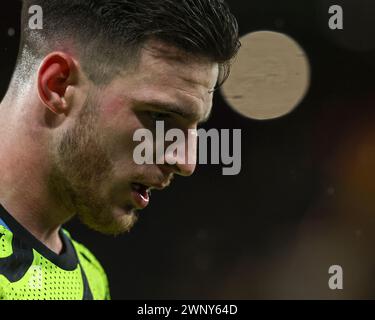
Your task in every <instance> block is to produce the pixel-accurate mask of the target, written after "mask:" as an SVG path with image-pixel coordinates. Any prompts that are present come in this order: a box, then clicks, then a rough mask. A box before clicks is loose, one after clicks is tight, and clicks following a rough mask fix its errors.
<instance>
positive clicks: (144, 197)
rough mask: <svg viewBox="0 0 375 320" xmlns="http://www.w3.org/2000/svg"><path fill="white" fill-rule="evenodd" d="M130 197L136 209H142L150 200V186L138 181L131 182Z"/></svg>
mask: <svg viewBox="0 0 375 320" xmlns="http://www.w3.org/2000/svg"><path fill="white" fill-rule="evenodd" d="M131 188H132V197H133V200H134V202H135V204H136V206H137V208H138V209H144V208H146V207H147V206H148V204H149V202H150V196H151V192H150V188H149V187H147V186H145V185H143V184H140V183H132V184H131Z"/></svg>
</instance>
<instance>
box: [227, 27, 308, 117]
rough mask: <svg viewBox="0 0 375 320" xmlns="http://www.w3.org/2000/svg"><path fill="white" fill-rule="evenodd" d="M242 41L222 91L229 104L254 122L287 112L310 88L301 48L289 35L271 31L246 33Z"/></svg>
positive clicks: (306, 64) (304, 55) (305, 60)
mask: <svg viewBox="0 0 375 320" xmlns="http://www.w3.org/2000/svg"><path fill="white" fill-rule="evenodd" d="M241 42H242V48H241V50H240V52H239V54H238V56H237V58H236V60H235V61H234V63H233V65H232V70H231V75H230V77H229V79H228V80H227V81H226V83H225V84H224V85H223V88H222V92H223V95H224V97H225V99H226V100H227V102H228V103H229V105H230V106H231V107H232V108H233V109H234V110H236V111H237V112H239V113H240V114H242V115H243V116H245V117H248V118H252V119H257V120H267V119H275V118H278V117H281V116H284V115H286V114H288V113H290V112H291V111H292V110H293V109H294V108H295V107H296V106H297V105H298V104H299V103H300V102H301V100H302V99H303V98H304V96H305V94H306V92H307V90H308V88H309V85H310V64H309V61H308V59H307V56H306V54H305V52H304V51H303V49H302V48H301V47H300V46H299V45H298V44H297V43H296V41H294V40H293V39H292V38H290V37H289V36H287V35H285V34H283V33H278V32H272V31H257V32H252V33H249V34H247V35H245V36H244V37H242V38H241Z"/></svg>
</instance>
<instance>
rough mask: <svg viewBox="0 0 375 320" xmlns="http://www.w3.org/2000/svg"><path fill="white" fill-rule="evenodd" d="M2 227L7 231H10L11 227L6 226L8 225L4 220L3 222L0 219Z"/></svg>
mask: <svg viewBox="0 0 375 320" xmlns="http://www.w3.org/2000/svg"><path fill="white" fill-rule="evenodd" d="M0 226H3V227H4V228H5V229H8V230H10V229H9V227H8V226H7V225H6V223H5V222H4V220H2V219H1V218H0Z"/></svg>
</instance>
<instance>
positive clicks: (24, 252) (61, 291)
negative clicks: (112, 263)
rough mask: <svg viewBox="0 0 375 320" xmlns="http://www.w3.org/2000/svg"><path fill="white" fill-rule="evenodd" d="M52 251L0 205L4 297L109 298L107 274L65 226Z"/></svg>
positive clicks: (1, 293) (1, 291)
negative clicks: (58, 246)
mask: <svg viewBox="0 0 375 320" xmlns="http://www.w3.org/2000/svg"><path fill="white" fill-rule="evenodd" d="M60 237H61V239H62V241H63V245H64V247H63V248H64V249H63V251H62V252H61V254H60V255H57V254H55V253H54V252H53V251H51V250H49V249H48V248H47V247H46V246H44V245H43V244H42V243H41V242H40V241H38V240H37V239H36V238H35V237H34V236H33V235H32V234H31V233H29V232H28V231H27V230H26V229H25V228H23V227H22V226H21V225H20V224H19V223H18V222H17V221H16V220H15V219H14V218H13V217H12V216H11V215H10V214H9V213H8V212H7V211H6V210H5V208H3V207H2V206H1V205H0V300H107V299H110V295H109V288H108V281H107V276H106V274H105V272H104V270H103V268H102V266H101V265H100V263H99V262H98V261H97V260H96V258H95V257H94V255H93V254H92V253H91V252H90V251H89V250H87V249H86V248H85V247H84V246H83V245H81V244H79V243H77V242H75V241H74V240H72V239H71V237H70V234H69V233H68V232H67V231H65V230H63V229H61V230H60Z"/></svg>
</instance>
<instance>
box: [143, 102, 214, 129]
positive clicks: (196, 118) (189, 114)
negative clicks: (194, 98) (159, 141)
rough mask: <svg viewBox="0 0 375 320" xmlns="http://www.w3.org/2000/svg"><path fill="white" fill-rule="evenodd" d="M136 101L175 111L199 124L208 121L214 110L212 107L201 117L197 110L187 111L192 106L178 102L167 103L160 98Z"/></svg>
mask: <svg viewBox="0 0 375 320" xmlns="http://www.w3.org/2000/svg"><path fill="white" fill-rule="evenodd" d="M136 103H137V104H141V105H145V106H149V107H151V108H158V109H161V110H162V111H163V112H167V113H173V114H176V115H178V116H180V117H182V118H184V119H187V120H191V121H198V124H199V125H200V124H203V123H205V122H207V120H208V119H209V118H210V116H211V112H212V109H211V110H210V112H209V113H208V114H207V115H205V116H204V118H202V119H200V116H199V115H198V114H197V113H196V112H193V111H191V112H189V111H187V109H189V110H190V109H191V108H185V107H182V106H180V105H178V104H174V103H166V102H162V101H158V100H151V101H149V100H147V101H136Z"/></svg>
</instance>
